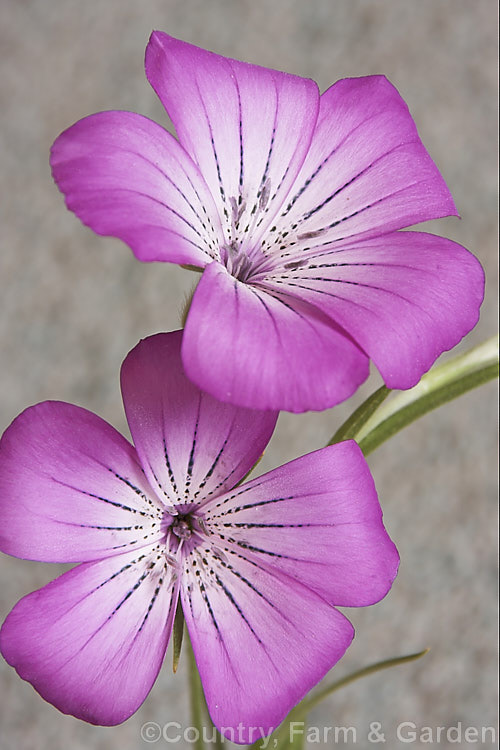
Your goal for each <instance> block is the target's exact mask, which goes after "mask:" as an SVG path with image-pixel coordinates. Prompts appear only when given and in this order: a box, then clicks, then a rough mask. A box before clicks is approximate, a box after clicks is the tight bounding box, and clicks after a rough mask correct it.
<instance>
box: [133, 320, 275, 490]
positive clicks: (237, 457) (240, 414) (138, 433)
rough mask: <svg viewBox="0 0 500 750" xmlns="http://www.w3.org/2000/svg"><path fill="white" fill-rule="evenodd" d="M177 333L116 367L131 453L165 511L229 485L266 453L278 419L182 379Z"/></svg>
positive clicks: (143, 346)
mask: <svg viewBox="0 0 500 750" xmlns="http://www.w3.org/2000/svg"><path fill="white" fill-rule="evenodd" d="M181 340H182V331H176V332H173V333H168V334H158V335H156V336H151V337H149V338H148V339H145V340H144V341H142V342H141V343H140V344H138V346H137V347H135V349H133V350H132V352H131V353H130V354H129V355H128V357H127V358H126V360H125V362H124V363H123V366H122V377H121V382H122V392H123V399H124V404H125V410H126V413H127V419H128V422H129V426H130V430H131V433H132V436H133V438H134V443H135V445H136V448H137V452H138V454H139V456H140V459H141V461H142V464H143V466H144V471H145V473H146V475H147V476H148V479H149V480H150V482H151V484H152V486H153V487H155V488H156V491H157V494H158V495H159V496H160V497H161V498H162V499H163V501H164V502H165V503H166V504H167V505H174V504H184V503H192V502H196V501H198V502H199V501H200V500H201V499H203V498H205V497H209V496H211V495H212V494H214V493H218V494H219V493H221V492H223V491H224V490H226V489H229V488H231V487H233V486H234V485H235V484H236V483H237V482H238V481H240V479H241V478H242V477H243V476H244V475H245V474H246V473H247V472H248V471H249V470H250V469H251V467H252V466H253V465H254V463H255V462H256V461H257V460H258V458H259V457H260V455H261V454H262V452H263V451H264V448H265V447H266V445H267V443H268V442H269V439H270V437H271V435H272V432H273V430H274V426H275V424H276V419H277V413H276V412H271V411H267V412H264V411H255V410H250V409H246V408H242V407H238V406H232V405H230V404H221V403H219V402H217V401H216V400H215V399H214V398H213V397H212V396H209V395H208V394H206V393H202V392H201V391H200V390H199V389H198V388H197V387H196V386H195V385H193V383H192V382H191V381H189V380H188V379H187V377H186V375H185V373H184V368H183V365H182V362H181V356H180V348H181Z"/></svg>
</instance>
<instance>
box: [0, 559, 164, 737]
mask: <svg viewBox="0 0 500 750" xmlns="http://www.w3.org/2000/svg"><path fill="white" fill-rule="evenodd" d="M177 596H178V588H177V586H176V587H175V589H174V583H173V573H172V568H171V567H170V566H167V563H166V560H165V557H164V556H163V554H162V551H161V549H160V546H159V545H157V546H156V547H150V548H147V549H143V550H137V551H135V552H130V553H127V554H125V555H119V556H117V557H114V558H112V559H108V560H104V561H101V562H93V563H84V564H82V565H80V566H78V567H77V568H74V569H73V570H71V571H69V572H68V573H65V574H64V575H62V576H60V577H59V578H57V579H56V580H55V581H53V582H52V583H49V584H48V585H47V586H44V587H43V588H42V589H39V590H38V591H35V592H33V593H32V594H29V595H28V596H25V597H24V599H21V601H20V602H18V604H17V605H16V606H15V607H14V609H13V610H12V612H11V613H10V615H9V616H8V617H7V619H6V621H5V623H4V624H3V627H2V630H1V632H0V649H1V651H2V654H3V656H4V657H5V659H6V660H7V661H8V663H9V664H10V665H11V666H13V667H15V669H16V670H17V672H18V673H19V675H20V677H22V678H23V679H25V680H28V681H29V682H31V683H32V685H33V687H34V688H35V689H36V690H37V691H38V692H39V693H40V695H42V697H43V698H45V700H47V701H49V702H50V703H53V704H54V706H56V707H57V708H58V709H59V710H60V711H62V712H63V713H69V714H72V715H73V716H76V717H77V718H79V719H83V720H84V721H88V722H90V723H92V724H104V725H111V724H119V723H121V722H122V721H125V719H127V718H128V717H129V716H130V715H131V714H132V713H134V711H136V710H137V709H138V708H139V706H140V705H141V703H142V702H143V701H144V699H145V698H146V696H147V695H148V693H149V691H150V690H151V687H152V685H153V683H154V681H155V679H156V676H157V674H158V671H159V669H160V667H161V663H162V660H163V656H164V653H165V650H166V647H167V644H168V641H169V638H170V633H171V631H172V624H173V616H174V612H175V605H176V601H177Z"/></svg>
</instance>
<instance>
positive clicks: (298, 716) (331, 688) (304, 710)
mask: <svg viewBox="0 0 500 750" xmlns="http://www.w3.org/2000/svg"><path fill="white" fill-rule="evenodd" d="M428 652H429V649H428V648H426V649H424V650H423V651H418V652H417V653H416V654H408V655H407V656H396V657H394V658H392V659H384V660H383V661H378V662H376V663H375V664H370V665H369V666H367V667H364V668H363V669H358V670H357V671H356V672H352V673H351V674H349V675H346V677H342V678H341V679H340V680H337V681H336V682H333V683H331V684H330V685H327V686H326V687H324V688H323V689H322V690H320V691H319V692H318V693H316V694H315V695H313V696H312V697H311V698H305V699H304V700H303V701H302V702H301V703H299V704H298V706H295V708H294V709H293V710H292V711H291V712H290V713H289V714H288V716H287V718H286V719H285V721H284V722H283V723H282V724H281V725H280V726H279V727H278V729H276V730H275V732H274V733H273V734H272V735H271V737H272V739H273V740H274V741H272V742H269V744H268V747H270V748H271V747H272V748H274V750H285V748H286V749H288V748H294V747H295V745H294V744H293V742H292V741H291V738H290V734H291V732H290V722H291V721H293V722H301V721H302V722H303V721H305V719H306V717H307V715H308V713H309V712H310V711H311V710H312V709H313V708H315V707H316V706H317V705H318V704H319V703H321V702H322V701H323V700H324V699H325V698H327V697H328V696H329V695H331V694H332V693H335V692H336V691H337V690H340V688H343V687H345V686H346V685H350V683H351V682H355V681H356V680H360V679H361V678H363V677H367V676H368V675H371V674H374V673H375V672H380V671H381V670H383V669H390V668H391V667H396V666H399V665H400V664H406V663H407V662H411V661H416V660H417V659H420V658H421V657H422V656H425V654H427V653H428ZM304 734H305V730H304ZM261 746H262V741H261V740H259V741H258V742H255V743H254V744H253V745H251V748H250V750H257V749H258V748H260V747H261Z"/></svg>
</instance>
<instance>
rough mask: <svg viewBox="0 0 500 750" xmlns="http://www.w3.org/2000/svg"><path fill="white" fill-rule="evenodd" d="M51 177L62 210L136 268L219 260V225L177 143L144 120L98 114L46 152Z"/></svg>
mask: <svg viewBox="0 0 500 750" xmlns="http://www.w3.org/2000/svg"><path fill="white" fill-rule="evenodd" d="M51 164H52V173H53V176H54V179H55V181H56V183H57V184H58V186H59V188H60V190H61V191H62V192H63V193H64V194H65V196H66V203H67V206H68V208H69V209H71V210H72V211H74V212H75V213H76V214H77V216H79V218H80V219H81V220H82V221H83V223H84V224H87V225H88V226H90V227H91V228H92V229H93V230H94V232H97V234H103V235H112V236H113V237H119V238H120V239H121V240H123V241H124V242H126V243H127V245H129V246H130V247H131V249H132V250H133V252H134V254H135V255H136V256H137V257H138V258H139V260H143V261H171V262H173V263H187V264H192V265H197V266H201V267H203V266H205V265H206V264H207V263H208V262H210V261H211V260H212V259H214V258H218V257H220V256H219V245H220V240H221V237H222V233H221V226H220V220H219V218H218V216H217V213H216V210H215V205H214V202H213V199H212V196H211V195H210V192H209V190H208V189H207V187H206V184H205V182H204V180H203V178H202V177H201V175H200V173H199V171H198V169H197V168H196V166H195V165H194V164H193V162H192V161H191V159H190V158H189V157H188V156H187V154H186V153H185V151H184V150H183V149H182V147H181V146H180V145H179V143H178V142H177V141H176V140H175V138H173V136H171V135H170V133H168V132H167V131H166V130H164V129H163V128H161V127H160V126H159V125H157V124H156V123H155V122H152V121H151V120H148V119H147V118H146V117H141V116H140V115H136V114H133V113H131V112H100V113H98V114H96V115H91V116H90V117H86V118H85V119H83V120H80V121H79V122H77V123H76V125H73V126H72V127H71V128H68V130H66V131H65V132H64V133H62V134H61V135H60V136H59V138H58V139H57V140H56V141H55V143H54V145H53V146H52V152H51Z"/></svg>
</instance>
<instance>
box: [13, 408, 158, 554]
mask: <svg viewBox="0 0 500 750" xmlns="http://www.w3.org/2000/svg"><path fill="white" fill-rule="evenodd" d="M162 514H163V510H162V508H161V504H160V503H159V501H158V500H157V499H156V498H155V497H154V495H153V493H152V492H151V490H150V488H149V486H148V483H147V482H146V480H145V477H144V474H143V472H142V469H141V466H140V464H139V461H138V458H137V455H136V452H135V450H134V448H132V446H131V445H130V443H128V442H127V441H126V440H125V438H124V437H122V436H121V435H120V434H119V433H118V432H116V430H114V429H113V427H111V426H110V425H108V424H107V423H106V422H104V421H103V420H102V419H100V418H99V417H97V416H96V415H95V414H92V413H91V412H89V411H86V410H85V409H81V408H80V407H78V406H73V405H71V404H65V403H61V402H53V401H46V402H45V403H42V404H38V405H37V406H33V407H31V408H29V409H27V410H26V411H24V412H23V413H22V414H21V415H20V416H19V417H18V418H17V419H16V420H14V422H13V423H12V424H11V426H10V427H9V428H8V429H7V430H6V432H5V434H4V435H3V437H2V440H1V442H0V549H1V550H2V551H3V552H6V553H8V554H10V555H15V556H17V557H22V558H25V559H35V560H45V561H49V562H80V561H84V560H94V559H96V558H102V557H107V556H108V555H116V554H118V553H121V552H124V551H126V550H127V549H128V548H131V547H132V548H140V547H143V546H145V545H149V544H151V542H154V541H156V540H157V539H159V538H160V537H161V536H162V532H161V529H160V519H161V517H162Z"/></svg>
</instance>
